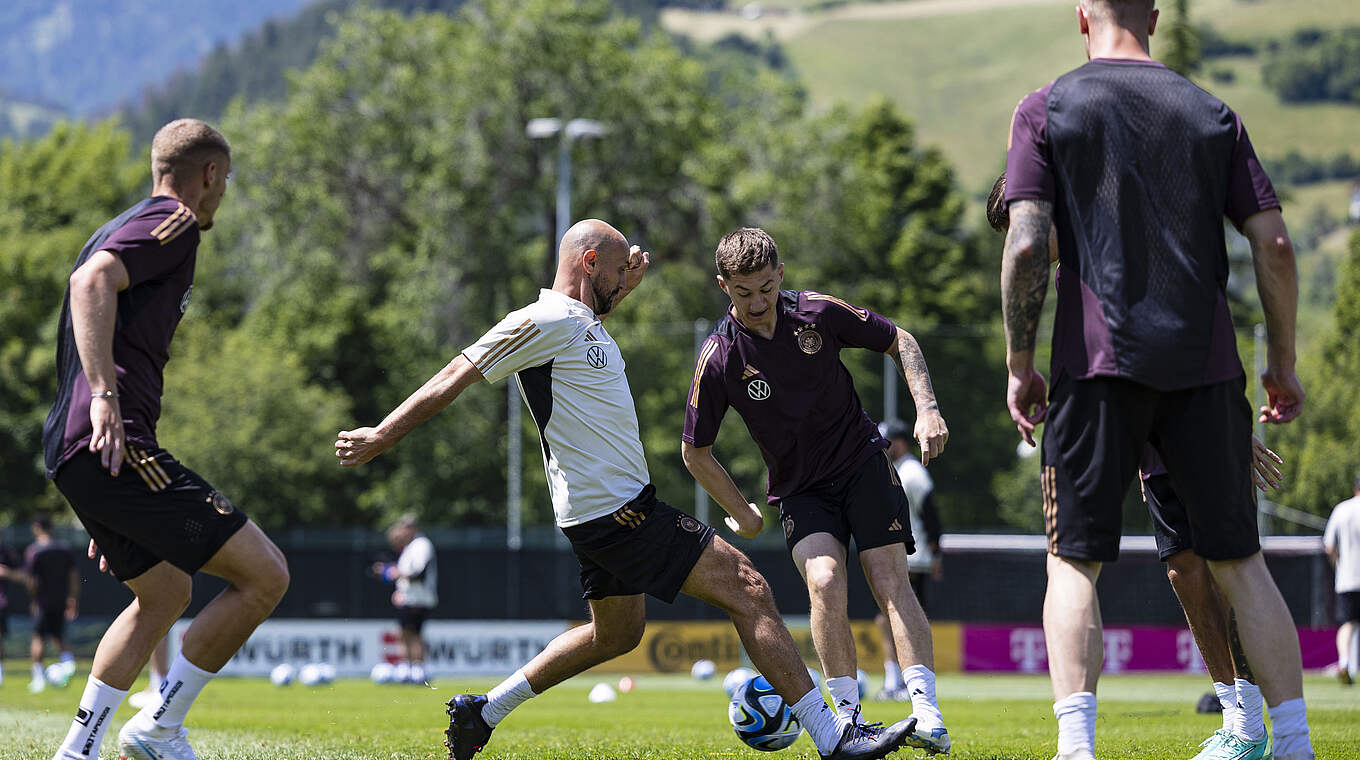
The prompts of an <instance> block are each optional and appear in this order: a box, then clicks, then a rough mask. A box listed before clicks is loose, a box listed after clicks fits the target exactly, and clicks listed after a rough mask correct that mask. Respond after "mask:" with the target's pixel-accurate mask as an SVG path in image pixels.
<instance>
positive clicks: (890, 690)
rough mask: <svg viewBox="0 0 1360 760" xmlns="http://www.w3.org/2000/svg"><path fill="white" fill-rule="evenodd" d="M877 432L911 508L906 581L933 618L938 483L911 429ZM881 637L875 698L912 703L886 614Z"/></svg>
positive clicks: (898, 424) (893, 424) (889, 423)
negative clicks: (930, 587)
mask: <svg viewBox="0 0 1360 760" xmlns="http://www.w3.org/2000/svg"><path fill="white" fill-rule="evenodd" d="M878 433H879V435H881V436H883V438H884V439H886V440H887V441H888V459H890V460H892V463H893V468H894V469H895V470H896V471H897V478H898V480H900V481H901V483H902V490H903V491H906V493H907V502H908V503H909V504H910V505H911V510H910V512H909V514H908V517H909V519H910V520H911V535H912V538H913V539H914V540H915V542H916V551H915V552H913V553H912V554H910V555H908V556H907V578H908V579H909V580H910V582H911V590H912V591H913V592H915V594H916V601H918V602H920V603H921V609H923V610H925V611H926V615H927V616H928V615H930V608H929V607H928V606H927V604H926V584H927V583H928V582H929V581H931V580H939V579H940V578H941V577H942V574H943V573H942V570H941V561H940V560H941V555H940V534H941V533H942V528H941V526H940V512H939V510H938V509H936V508H935V497H934V493H935V481H934V479H932V478H931V477H930V473H929V472H927V471H926V467H925V465H923V464H921V460H919V459H917V458H916V457H915V456H913V455H912V453H911V447H912V446H913V445H914V442H913V439H912V435H911V427H910V426H909V425H907V423H905V422H903V421H902V420H898V419H892V420H884V421H883V422H880V423H879V425H878ZM874 625H875V626H876V627H877V628H878V633H879V638H880V640H881V641H882V642H883V689H882V690H880V691H879V692H878V694H876V695H875V696H874V698H875V699H880V700H899V701H901V700H910V699H911V696H910V695H909V694H907V693H906V692H905V689H906V684H905V683H903V681H902V667H901V665H899V664H898V661H897V647H896V646H894V645H893V639H892V630H891V629H890V628H889V627H888V619H887V618H886V617H884V616H883V613H881V612H880V613H878V614H877V615H875V616H874Z"/></svg>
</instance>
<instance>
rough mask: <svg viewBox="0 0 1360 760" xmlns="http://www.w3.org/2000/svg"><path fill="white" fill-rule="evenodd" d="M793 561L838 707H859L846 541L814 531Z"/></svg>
mask: <svg viewBox="0 0 1360 760" xmlns="http://www.w3.org/2000/svg"><path fill="white" fill-rule="evenodd" d="M793 564H794V565H795V566H797V568H798V572H799V573H800V574H802V576H803V582H804V583H806V584H807V589H808V602H809V604H810V608H811V609H810V615H809V625H810V626H811V628H812V645H813V647H814V648H815V649H816V650H817V657H818V659H820V660H821V663H822V672H823V673H825V674H826V682H827V686H828V688H830V690H831V701H832V704H833V705H834V706H835V708H836V711H837V712H840V713H842V714H844V715H850V714H851V713H853V712H854V711H855V708H857V707H859V684H858V682H857V681H856V680H855V671H856V668H855V663H856V661H857V659H858V658H857V657H856V656H855V637H854V636H853V635H852V634H851V632H850V616H849V613H848V611H847V605H848V604H849V590H848V586H849V583H848V581H847V579H846V568H845V545H844V544H842V543H841V542H840V541H838V540H837V539H836V538H835V537H834V536H832V535H831V534H830V533H813V534H811V535H809V536H806V537H804V538H803V539H802V540H801V541H799V542H798V543H797V544H795V545H794V547H793Z"/></svg>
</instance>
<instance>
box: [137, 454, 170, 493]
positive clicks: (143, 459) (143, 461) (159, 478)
mask: <svg viewBox="0 0 1360 760" xmlns="http://www.w3.org/2000/svg"><path fill="white" fill-rule="evenodd" d="M127 461H128V464H130V465H132V469H133V470H134V471H135V472H136V473H137V474H138V475H140V476H142V480H144V481H146V486H147V488H150V489H151V492H152V493H158V492H160V491H164V490H165V489H166V488H169V487H170V476H169V475H167V474H166V473H165V468H163V467H161V463H160V462H157V461H156V458H155V457H154V456H152V455H150V454H148V453H146V452H145V451H143V450H142V449H140V448H138V447H136V446H133V445H132V444H128V446H127Z"/></svg>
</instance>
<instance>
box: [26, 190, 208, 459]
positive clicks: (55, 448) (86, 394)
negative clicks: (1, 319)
mask: <svg viewBox="0 0 1360 760" xmlns="http://www.w3.org/2000/svg"><path fill="white" fill-rule="evenodd" d="M198 238H199V232H198V219H197V218H195V217H194V214H193V212H192V211H190V210H189V207H188V206H185V205H184V204H183V203H180V202H179V201H177V200H175V199H174V198H168V197H164V196H158V197H155V198H147V199H146V200H143V201H141V202H140V203H138V204H137V205H135V206H133V207H132V208H130V209H128V210H127V211H124V212H123V213H122V214H119V215H118V217H117V218H115V219H113V220H112V221H110V222H109V223H108V224H105V225H104V226H103V227H100V228H99V231H98V232H96V233H95V234H94V236H93V237H91V238H90V239H89V240H88V241H87V242H86V243H85V247H84V248H82V249H81V251H80V256H79V257H78V258H77V259H76V264H75V266H74V267H73V268H72V269H71V271H72V272H74V271H75V270H76V269H79V268H80V267H81V265H83V264H84V263H85V262H86V261H87V260H89V258H90V257H91V256H93V255H94V254H96V253H98V252H99V251H109V252H110V253H113V254H115V255H116V256H118V258H119V259H120V260H121V261H122V262H123V266H124V267H126V268H127V271H128V287H127V289H126V290H124V291H122V292H120V293H119V294H118V321H117V323H116V326H115V328H114V332H113V363H114V366H115V369H116V370H117V375H118V388H117V391H118V393H119V395H120V396H121V398H119V409H120V410H121V411H122V414H123V431H124V434H125V435H126V437H127V440H128V441H131V442H132V443H134V444H136V445H138V446H141V447H143V448H148V447H154V446H156V421H157V420H159V419H160V416H161V391H162V388H163V385H164V382H163V376H162V373H163V371H164V369H165V363H166V362H167V361H169V360H170V339H171V338H173V337H174V335H175V328H176V327H178V326H179V320H180V317H182V316H183V315H184V310H185V309H187V308H188V307H189V292H190V290H192V288H193V280H194V260H195V254H196V252H197V251H198ZM101 390H103V389H101ZM90 434H91V428H90V383H89V381H88V380H87V379H86V378H85V371H84V369H83V368H82V367H81V364H80V355H79V353H78V352H77V351H76V343H75V333H74V331H73V330H72V326H71V289H70V287H69V286H68V287H67V288H66V297H65V299H64V300H63V301H62V305H61V325H60V327H59V332H58V333H57V400H56V403H54V404H53V405H52V411H51V412H49V413H48V415H47V422H46V423H44V424H43V454H44V458H45V460H46V467H47V477H49V478H51V477H55V476H56V474H57V470H58V469H60V467H61V465H62V464H64V463H65V462H66V460H68V459H70V458H71V457H72V456H74V455H75V454H76V452H78V451H80V450H81V449H83V448H85V447H87V446H89V443H90Z"/></svg>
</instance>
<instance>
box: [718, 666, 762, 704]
mask: <svg viewBox="0 0 1360 760" xmlns="http://www.w3.org/2000/svg"><path fill="white" fill-rule="evenodd" d="M757 675H759V674H758V673H756V672H755V671H754V670H751V669H750V668H747V667H741V668H737V669H736V670H733V671H732V672H731V673H728V674H727V675H726V676H724V677H723V691H725V692H727V696H729V697H730V696H732V695H733V694H736V693H737V689H739V688H741V685H742V684H744V683H746V682H747V681H749V680H751V679H752V678H755V677H756V676H757Z"/></svg>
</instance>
